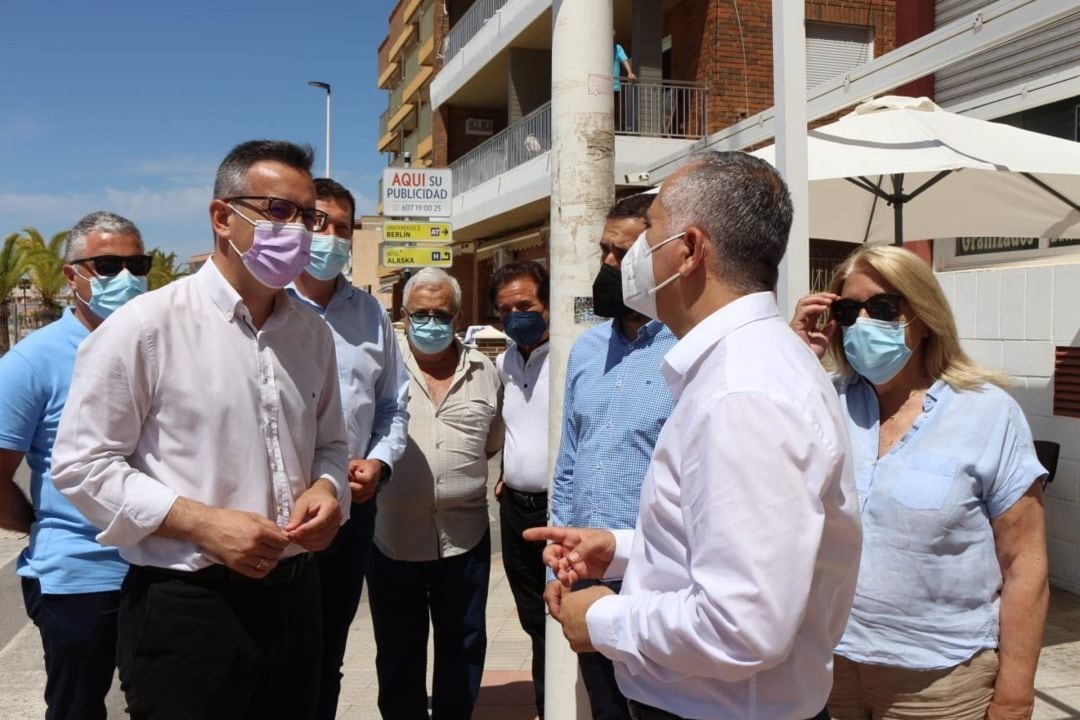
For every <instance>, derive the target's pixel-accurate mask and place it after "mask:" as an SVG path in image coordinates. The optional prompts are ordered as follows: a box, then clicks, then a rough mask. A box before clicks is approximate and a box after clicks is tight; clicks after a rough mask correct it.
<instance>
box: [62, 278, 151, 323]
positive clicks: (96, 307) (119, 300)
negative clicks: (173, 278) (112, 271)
mask: <svg viewBox="0 0 1080 720" xmlns="http://www.w3.org/2000/svg"><path fill="white" fill-rule="evenodd" d="M75 274H76V275H79V277H81V278H82V279H84V280H89V281H90V299H89V300H87V299H86V298H84V297H82V296H81V295H79V296H78V297H79V299H80V300H82V301H83V302H84V303H86V306H87V307H88V308H90V312H92V313H94V314H95V315H97V316H98V317H99V318H101V319H102V320H104V319H105V318H107V317H109V316H110V315H112V314H113V312H114V311H115V310H116V309H117V308H119V307H120V306H121V305H123V304H124V303H126V302H127V301H128V300H130V299H132V298H133V297H137V296H139V295H142V294H143V293H144V292H146V287H147V286H146V278H145V277H138V276H137V275H132V274H131V273H130V272H128V269H127V268H124V269H123V270H121V271H120V272H119V274H117V275H112V276H110V277H97V276H95V277H89V278H88V277H86V276H85V275H80V274H79V273H78V272H77V271H76V273H75Z"/></svg>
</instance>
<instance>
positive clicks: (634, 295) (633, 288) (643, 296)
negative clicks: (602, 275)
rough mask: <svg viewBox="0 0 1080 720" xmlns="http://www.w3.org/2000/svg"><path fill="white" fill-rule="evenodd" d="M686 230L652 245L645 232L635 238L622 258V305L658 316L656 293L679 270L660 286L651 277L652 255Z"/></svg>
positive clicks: (672, 279)
mask: <svg viewBox="0 0 1080 720" xmlns="http://www.w3.org/2000/svg"><path fill="white" fill-rule="evenodd" d="M685 234H686V231H685V230H683V231H682V232H681V233H678V234H676V235H672V236H671V237H669V238H667V239H666V240H661V241H660V242H658V243H656V245H654V246H653V247H651V248H650V247H649V243H648V242H646V240H645V233H644V232H643V233H641V234H640V235H638V238H637V240H636V241H635V242H634V244H633V245H631V246H630V249H629V250H627V251H626V255H624V256H623V259H622V292H623V304H624V305H626V307H628V308H630V309H631V310H634V311H636V312H639V313H641V314H642V315H645V316H646V317H649V318H652V319H653V320H656V319H658V318H657V311H656V293H658V292H659V291H660V290H662V289H663V288H665V287H667V286H668V285H670V284H671V283H673V282H675V281H676V280H678V279H679V273H675V274H674V275H672V276H671V277H669V278H668V279H667V280H665V281H664V282H662V283H660V284H659V285H657V284H656V278H655V277H654V276H653V263H652V254H653V253H654V252H656V251H657V250H659V249H660V248H662V247H663V246H664V245H667V244H668V243H669V242H671V241H672V240H678V239H679V238H681V237H682V236H683V235H685Z"/></svg>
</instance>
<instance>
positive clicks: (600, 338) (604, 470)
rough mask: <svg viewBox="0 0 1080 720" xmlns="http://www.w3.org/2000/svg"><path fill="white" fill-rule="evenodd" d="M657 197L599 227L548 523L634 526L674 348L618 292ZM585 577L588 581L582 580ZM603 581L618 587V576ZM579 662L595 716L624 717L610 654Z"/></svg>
mask: <svg viewBox="0 0 1080 720" xmlns="http://www.w3.org/2000/svg"><path fill="white" fill-rule="evenodd" d="M654 197H655V196H654V195H634V196H632V197H629V198H625V199H624V200H621V201H619V202H618V203H616V204H615V206H614V207H613V208H612V209H611V211H610V212H609V213H608V216H607V221H606V222H605V224H604V234H603V236H602V238H601V240H600V257H601V262H602V263H603V264H602V265H601V266H600V272H599V274H597V276H596V281H595V282H594V283H593V310H594V312H595V313H596V314H597V315H600V316H601V317H610V318H612V319H611V321H610V322H607V323H604V324H602V325H598V326H596V327H594V328H592V329H590V330H588V331H586V332H585V333H584V334H582V336H581V337H580V338H578V340H577V342H575V343H574V347H573V349H572V350H571V351H570V359H569V362H568V364H567V368H566V394H565V396H564V401H563V426H562V439H561V442H560V445H559V456H558V459H557V460H556V463H555V479H554V481H553V483H552V494H551V524H552V525H560V526H569V527H602V528H605V529H610V530H614V529H627V528H633V527H634V523H635V521H636V520H637V515H638V498H639V495H640V492H641V483H642V480H643V479H644V477H645V471H646V469H647V468H648V466H649V458H650V456H651V455H652V451H653V446H654V445H655V444H656V438H657V436H659V434H660V428H661V427H663V425H664V422H665V421H666V420H667V418H668V415H669V414H670V413H671V408H672V404H673V400H672V398H671V393H670V392H669V391H668V386H667V383H666V382H665V381H664V379H663V377H662V376H661V374H660V363H661V361H662V360H663V359H664V355H666V354H667V352H668V351H669V350H670V349H671V348H672V347H673V346H674V345H675V336H674V335H672V334H671V331H670V330H668V329H667V327H666V326H664V325H663V324H662V323H660V322H659V321H656V320H650V319H649V318H648V317H646V316H644V315H642V314H640V313H637V312H634V311H633V310H631V309H630V308H628V307H626V305H625V304H623V299H622V273H621V272H620V267H621V263H622V258H623V255H625V254H626V251H627V250H629V249H630V246H631V245H633V244H634V241H635V240H636V239H637V237H638V235H640V234H641V233H642V232H644V231H645V227H646V223H645V213H646V211H647V210H648V209H649V205H650V204H651V203H652V201H653V199H654ZM582 523H585V524H584V525H582ZM548 581H549V582H548V585H547V589H546V591H545V593H544V595H545V599H547V600H548V602H549V603H551V602H553V601H555V602H557V600H558V597H559V594H558V592H559V590H558V588H557V587H555V586H557V585H558V584H559V582H558V580H555V579H554V576H553V575H552V574H551V573H550V571H548ZM586 584H593V581H588V580H587V581H583V583H582V586H584V585H586ZM606 584H607V585H609V586H610V587H612V589H614V590H615V591H616V592H618V589H619V585H620V584H621V583H620V582H618V581H615V582H608V583H606ZM578 663H579V664H580V667H581V675H582V678H583V679H584V680H585V689H586V690H587V691H588V693H589V702H590V704H591V705H592V716H593V718H594V719H595V720H621V719H628V718H629V717H630V715H629V711H628V710H627V703H626V698H625V697H623V695H622V693H620V692H619V688H618V685H616V683H615V675H614V670H613V667H612V664H611V661H610V660H608V659H607V658H605V657H604V656H603V655H600V654H599V653H582V654H580V655H578Z"/></svg>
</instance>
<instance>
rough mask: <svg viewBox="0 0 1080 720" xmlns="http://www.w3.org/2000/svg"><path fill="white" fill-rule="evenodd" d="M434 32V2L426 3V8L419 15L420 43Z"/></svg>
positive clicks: (424, 41)
mask: <svg viewBox="0 0 1080 720" xmlns="http://www.w3.org/2000/svg"><path fill="white" fill-rule="evenodd" d="M434 34H435V3H431V4H430V5H428V8H427V10H425V11H424V14H423V15H421V16H420V44H421V45H423V44H424V43H426V42H427V41H428V38H430V37H431V36H432V35H434Z"/></svg>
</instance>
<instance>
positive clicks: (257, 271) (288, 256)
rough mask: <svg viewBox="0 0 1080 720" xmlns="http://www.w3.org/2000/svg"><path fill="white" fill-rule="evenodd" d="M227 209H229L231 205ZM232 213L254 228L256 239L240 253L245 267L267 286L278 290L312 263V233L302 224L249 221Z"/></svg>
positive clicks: (234, 247)
mask: <svg viewBox="0 0 1080 720" xmlns="http://www.w3.org/2000/svg"><path fill="white" fill-rule="evenodd" d="M229 207H232V206H231V205H230V206H229ZM232 211H233V212H234V213H236V214H237V215H239V216H240V217H242V218H244V219H245V220H247V221H248V222H249V223H251V224H252V225H254V226H255V239H254V240H252V242H251V247H249V248H248V249H247V251H246V252H240V251H239V250H237V248H236V246H235V245H233V243H232V240H229V245H230V246H231V247H232V249H233V250H236V252H237V253H239V255H240V259H241V260H242V261H243V263H244V267H246V268H247V269H248V272H249V273H251V275H252V277H254V278H255V279H256V280H258V281H259V282H261V283H262V284H263V285H265V286H266V287H270V288H274V289H280V288H283V287H285V286H286V285H288V284H289V283H291V282H292V281H293V280H295V279H296V276H297V275H299V274H300V272H301V271H302V270H303V269H304V268H305V267H307V265H308V263H309V262H310V261H311V231H310V230H308V229H307V228H306V227H304V225H302V224H301V223H273V222H270V221H269V220H259V221H252V220H251V219H250V218H248V217H246V216H245V215H244V214H243V213H241V212H240V211H238V210H237V209H236V208H232Z"/></svg>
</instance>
